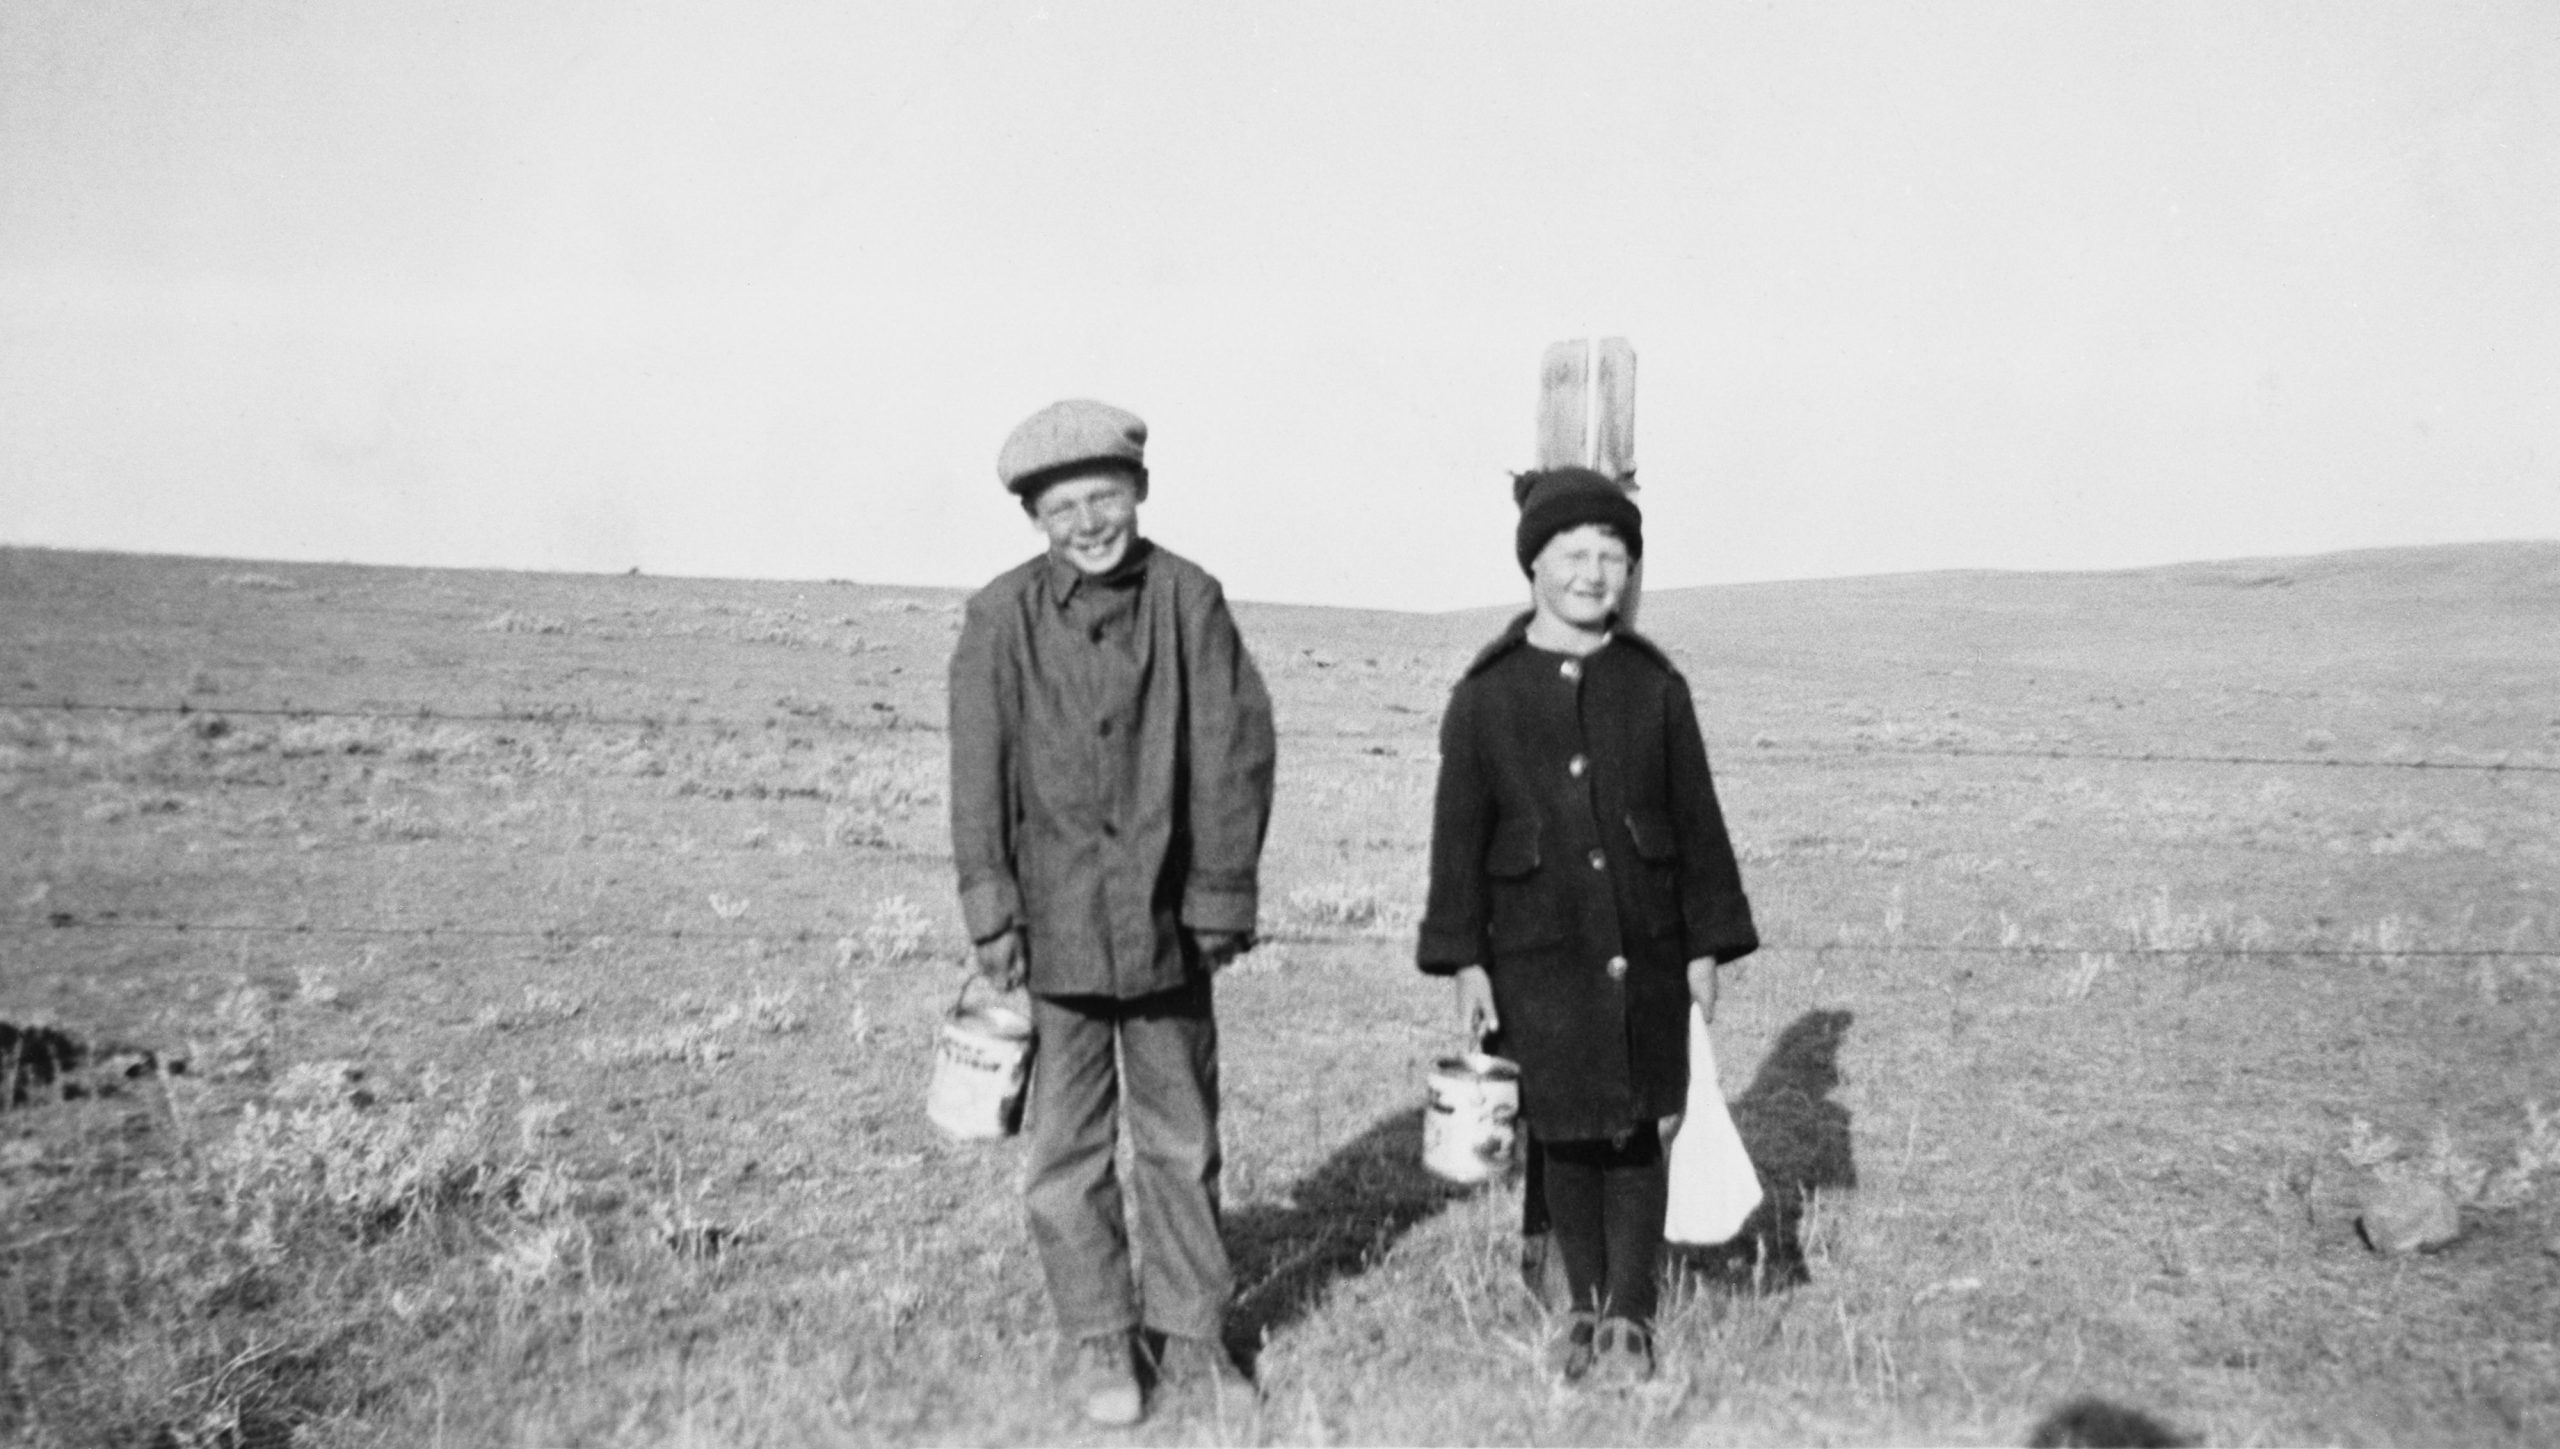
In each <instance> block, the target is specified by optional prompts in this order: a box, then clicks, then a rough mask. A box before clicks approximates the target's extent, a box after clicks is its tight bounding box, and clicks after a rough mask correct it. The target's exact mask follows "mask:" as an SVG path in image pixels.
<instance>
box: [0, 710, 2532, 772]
mask: <svg viewBox="0 0 2560 1449" xmlns="http://www.w3.org/2000/svg"><path fill="white" fill-rule="evenodd" d="M7 710H35V711H46V712H52V713H59V714H133V715H174V716H184V717H193V716H203V717H206V718H216V717H220V716H225V715H242V716H247V717H250V718H274V719H293V720H322V719H349V720H365V721H369V722H373V723H382V724H523V725H552V726H568V725H586V726H597V727H612V728H620V729H636V730H644V731H646V730H675V729H714V730H731V731H739V732H745V731H752V730H765V729H774V728H779V727H781V726H783V725H784V724H786V723H799V724H807V725H812V726H819V727H826V728H835V729H845V730H851V731H854V732H857V733H860V732H865V731H873V730H876V731H892V732H897V731H903V732H913V733H922V734H940V733H943V725H942V723H941V721H939V720H933V719H927V718H922V717H918V716H914V715H909V714H906V713H904V712H903V711H900V710H898V709H897V708H896V707H895V706H892V705H887V704H884V703H875V704H874V705H872V706H871V707H870V710H869V713H870V714H871V715H873V716H884V717H882V718H878V719H876V721H873V720H866V721H864V722H862V723H856V722H855V721H854V720H853V719H849V718H847V717H844V716H842V715H836V714H832V713H831V714H828V715H825V716H814V715H805V714H799V713H794V712H793V711H791V710H788V709H785V710H780V711H778V712H776V713H774V714H770V715H766V716H763V717H759V718H752V719H750V718H743V717H731V716H696V715H688V714H683V713H674V714H666V715H654V714H642V715H609V714H601V713H597V712H594V711H593V710H591V709H590V708H589V707H587V706H584V705H568V704H564V705H545V706H536V707H526V708H519V709H494V710H443V709H437V708H435V707H433V706H431V705H419V706H417V707H416V708H414V709H406V708H404V709H380V708H376V709H340V708H315V707H306V706H299V705H290V704H285V705H238V706H234V705H198V704H194V703H191V702H189V701H185V700H181V701H179V702H177V703H175V704H162V703H147V702H126V701H92V700H11V701H7V702H5V703H0V711H7ZM1281 733H1282V737H1283V738H1288V739H1333V740H1362V739H1373V738H1375V736H1372V735H1366V734H1358V733H1351V732H1344V731H1319V730H1283V731H1282V732H1281ZM1905 756H1908V757H1912V758H1921V759H1951V760H1967V759H1981V760H2062V761H2091V762H2100V763H2111V764H2136V765H2254V766H2270V767H2288V768H2308V769H2333V770H2335V769H2349V770H2413V771H2431V770H2432V771H2441V772H2449V773H2462V772H2469V773H2478V774H2490V775H2500V774H2513V775H2560V763H2552V762H2546V761H2543V760H2539V759H2534V760H2516V759H2510V758H2501V759H2496V760H2443V759H2400V758H2398V757H2394V756H2353V755H2329V754H2303V755H2272V754H2213V753H2204V752H2196V751H2186V750H2107V749H2077V748H2073V747H2071V746H2068V745H1973V744H1963V743H1943V744H1932V743H1894V742H1879V741H1850V742H1847V743H1844V744H1839V745H1822V746H1811V745H1786V744H1780V745H1774V746H1760V747H1748V746H1728V747H1726V748H1724V749H1723V750H1721V751H1719V754H1718V757H1719V758H1720V759H1721V760H1722V761H1723V762H1724V763H1725V764H1726V765H1728V766H1732V765H1735V764H1738V763H1742V762H1748V761H1752V760H1801V759H1860V758H1899V757H1905Z"/></svg>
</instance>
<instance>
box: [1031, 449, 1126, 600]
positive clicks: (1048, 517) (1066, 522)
mask: <svg viewBox="0 0 2560 1449" xmlns="http://www.w3.org/2000/svg"><path fill="white" fill-rule="evenodd" d="M1146 496H1147V490H1146V485H1145V484H1144V483H1141V482H1140V481H1138V480H1137V479H1136V478H1134V477H1132V476H1130V475H1129V474H1128V473H1127V472H1125V471H1123V470H1121V469H1118V468H1104V469H1098V470H1096V471H1094V472H1091V473H1075V474H1070V475H1068V476H1067V477H1064V478H1061V479H1059V480H1058V481H1057V482H1055V483H1052V484H1050V485H1048V486H1047V487H1045V488H1043V489H1041V490H1040V496H1039V497H1038V498H1036V499H1034V500H1032V503H1031V510H1030V511H1031V521H1032V522H1033V523H1035V524H1038V525H1039V527H1040V531H1041V532H1042V533H1043V534H1045V535H1047V536H1048V539H1049V556H1050V557H1051V558H1055V559H1058V560H1060V561H1062V562H1065V563H1070V564H1073V565H1075V567H1076V568H1077V569H1079V570H1081V571H1083V572H1085V573H1088V574H1106V573H1109V572H1111V570H1113V569H1114V568H1117V567H1119V565H1120V561H1121V560H1122V559H1124V558H1127V557H1128V556H1129V545H1130V544H1132V543H1135V542H1136V541H1137V538H1138V505H1139V504H1140V503H1141V502H1144V501H1145V499H1146Z"/></svg>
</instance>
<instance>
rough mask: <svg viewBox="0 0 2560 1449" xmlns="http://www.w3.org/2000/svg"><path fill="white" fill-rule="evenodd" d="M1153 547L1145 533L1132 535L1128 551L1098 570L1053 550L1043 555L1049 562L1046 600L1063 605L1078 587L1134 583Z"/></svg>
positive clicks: (1141, 572) (1122, 585)
mask: <svg viewBox="0 0 2560 1449" xmlns="http://www.w3.org/2000/svg"><path fill="white" fill-rule="evenodd" d="M1155 551H1156V546H1155V544H1154V542H1153V541H1152V540H1150V539H1148V538H1146V537H1145V536H1144V535H1141V536H1139V537H1137V538H1133V539H1131V540H1129V551H1128V552H1127V553H1125V554H1122V555H1121V556H1120V561H1119V562H1118V563H1116V564H1113V565H1112V566H1111V567H1110V568H1109V569H1108V570H1107V571H1105V572H1103V573H1098V574H1089V573H1086V572H1085V571H1084V570H1082V569H1080V568H1077V567H1076V566H1075V565H1074V564H1071V563H1068V562H1067V561H1066V560H1065V559H1062V558H1060V557H1058V556H1057V555H1056V554H1047V555H1044V557H1045V558H1047V559H1048V562H1049V567H1048V577H1049V602H1050V604H1051V605H1052V606H1053V607H1056V608H1060V609H1063V608H1065V607H1066V606H1067V601H1068V600H1070V599H1073V598H1074V597H1075V596H1076V590H1078V589H1081V588H1086V587H1089V586H1092V585H1101V586H1103V587H1106V588H1114V589H1117V588H1122V587H1125V586H1127V585H1130V584H1134V583H1136V582H1137V581H1138V580H1140V579H1142V578H1144V577H1146V572H1147V558H1148V556H1149V555H1151V554H1153V553H1154V552H1155Z"/></svg>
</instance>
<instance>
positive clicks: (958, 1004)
mask: <svg viewBox="0 0 2560 1449" xmlns="http://www.w3.org/2000/svg"><path fill="white" fill-rule="evenodd" d="M985 980H986V978H985V977H983V976H981V975H979V974H978V968H977V966H976V965H975V964H974V963H968V962H964V963H962V965H961V968H960V994H959V995H957V996H954V997H952V998H951V1010H950V1011H948V1012H946V1013H944V1014H945V1015H947V1016H958V1015H959V1014H960V1009H961V1008H962V1007H964V1006H967V1005H968V1004H969V988H970V987H972V986H975V985H978V984H979V983H981V982H983V981H985ZM987 989H988V990H989V991H993V990H995V988H994V987H993V986H989V987H988V988H987Z"/></svg>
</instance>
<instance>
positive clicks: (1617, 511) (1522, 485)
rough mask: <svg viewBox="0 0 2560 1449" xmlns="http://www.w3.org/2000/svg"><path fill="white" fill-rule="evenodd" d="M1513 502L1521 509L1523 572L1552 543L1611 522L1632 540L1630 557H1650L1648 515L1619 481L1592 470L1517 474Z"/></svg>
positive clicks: (1619, 531)
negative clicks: (1571, 532)
mask: <svg viewBox="0 0 2560 1449" xmlns="http://www.w3.org/2000/svg"><path fill="white" fill-rule="evenodd" d="M1511 497H1512V498H1513V500H1514V501H1516V502H1517V503H1519V505H1520V532H1519V535H1518V539H1517V542H1518V546H1519V553H1520V572H1522V573H1524V574H1525V573H1528V572H1530V569H1529V565H1530V563H1531V562H1532V561H1534V560H1535V559H1536V558H1537V557H1538V553H1539V551H1540V550H1541V549H1544V548H1545V547H1546V546H1547V540H1549V539H1551V538H1554V537H1555V536H1556V535H1557V534H1559V533H1563V532H1565V531H1566V530H1567V529H1574V528H1580V527H1581V526H1583V525H1584V524H1586V523H1605V524H1607V525H1609V527H1611V528H1613V529H1615V530H1617V534H1618V537H1620V538H1622V539H1624V540H1626V544H1627V556H1628V557H1629V558H1631V559H1640V558H1643V557H1644V510H1643V509H1641V508H1638V507H1636V501H1635V499H1633V498H1632V497H1629V496H1628V494H1627V490H1626V489H1624V488H1622V487H1620V486H1618V483H1617V481H1616V480H1615V479H1612V478H1610V477H1609V476H1608V475H1607V474H1605V473H1597V472H1594V471H1592V470H1591V469H1589V468H1547V469H1542V470H1540V471H1538V472H1534V473H1520V474H1515V475H1513V477H1512V480H1511Z"/></svg>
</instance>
